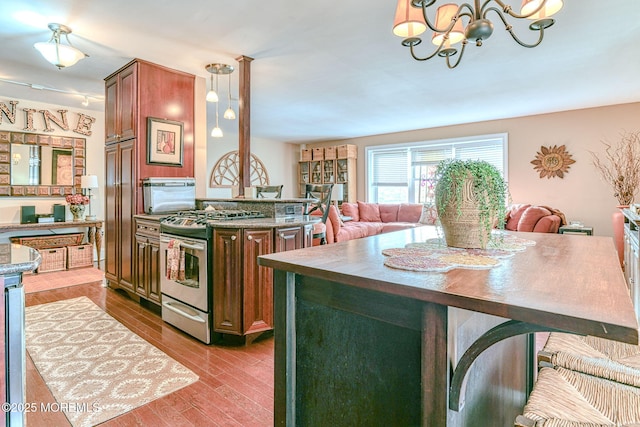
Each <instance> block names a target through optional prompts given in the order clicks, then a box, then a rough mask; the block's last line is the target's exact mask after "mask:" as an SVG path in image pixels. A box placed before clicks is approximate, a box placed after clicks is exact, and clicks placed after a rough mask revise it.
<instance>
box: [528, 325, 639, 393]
mask: <svg viewBox="0 0 640 427" xmlns="http://www.w3.org/2000/svg"><path fill="white" fill-rule="evenodd" d="M545 362H546V363H547V364H548V365H552V366H561V367H563V368H566V369H570V370H572V371H577V372H582V373H585V374H589V375H593V376H596V377H601V378H605V379H608V380H612V381H616V382H619V383H622V384H628V385H631V386H635V387H640V346H637V345H631V344H625V343H622V342H618V341H613V340H607V339H604V338H596V337H592V336H579V335H573V334H567V333H560V332H553V333H551V334H550V335H549V339H548V340H547V343H546V344H545V346H544V348H543V349H542V351H540V352H539V353H538V364H539V365H540V366H548V365H545Z"/></svg>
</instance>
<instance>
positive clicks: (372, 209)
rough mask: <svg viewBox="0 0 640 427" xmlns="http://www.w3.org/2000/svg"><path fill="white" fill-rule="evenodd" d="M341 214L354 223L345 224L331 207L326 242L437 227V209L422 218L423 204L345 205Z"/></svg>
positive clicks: (362, 203)
mask: <svg viewBox="0 0 640 427" xmlns="http://www.w3.org/2000/svg"><path fill="white" fill-rule="evenodd" d="M342 215H344V216H346V217H350V218H351V220H350V221H342V219H341V217H340V213H339V212H338V209H337V208H336V207H335V206H333V205H332V206H330V207H329V216H328V217H327V222H326V226H327V230H326V231H327V243H336V242H344V241H346V240H351V239H359V238H361V237H367V236H373V235H376V234H381V233H388V232H390V231H396V230H403V229H406V228H412V227H418V226H421V225H426V224H435V219H436V217H435V209H434V210H431V211H426V212H425V215H423V205H422V204H413V203H399V204H390V203H384V204H378V203H365V202H357V203H343V204H342ZM421 220H422V222H421Z"/></svg>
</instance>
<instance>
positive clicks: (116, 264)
mask: <svg viewBox="0 0 640 427" xmlns="http://www.w3.org/2000/svg"><path fill="white" fill-rule="evenodd" d="M135 143H136V140H135V139H131V140H129V141H126V142H122V143H118V144H111V145H107V147H106V150H105V161H106V165H105V166H106V168H105V172H106V182H105V193H106V195H105V198H106V203H105V209H104V215H105V227H104V230H105V232H104V238H105V243H106V244H105V278H106V279H107V280H108V281H109V283H111V284H115V285H117V286H118V287H121V288H123V289H126V290H128V291H130V292H135V289H134V284H133V269H132V267H133V266H132V259H133V245H132V243H133V235H134V231H133V215H134V214H135V213H136V212H135V207H134V200H135V193H136V186H135V182H136V179H135V178H136V176H135V160H134V159H135Z"/></svg>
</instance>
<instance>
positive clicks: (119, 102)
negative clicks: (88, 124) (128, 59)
mask: <svg viewBox="0 0 640 427" xmlns="http://www.w3.org/2000/svg"><path fill="white" fill-rule="evenodd" d="M136 70H137V67H136V64H132V65H131V66H130V67H129V68H127V69H125V70H123V71H121V72H120V73H118V74H116V75H114V76H112V77H111V78H110V79H108V80H107V81H106V82H105V112H104V114H105V129H104V130H105V143H106V144H111V143H114V142H119V141H126V140H128V139H131V138H134V137H135V136H136V127H135V126H136V106H137V99H136V87H137V85H136V81H137V72H136Z"/></svg>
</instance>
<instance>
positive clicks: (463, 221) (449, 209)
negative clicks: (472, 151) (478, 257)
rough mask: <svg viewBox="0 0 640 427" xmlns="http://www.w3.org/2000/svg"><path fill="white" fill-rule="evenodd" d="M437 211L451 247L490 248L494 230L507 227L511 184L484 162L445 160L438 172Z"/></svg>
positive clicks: (445, 236) (439, 165) (439, 166)
mask: <svg viewBox="0 0 640 427" xmlns="http://www.w3.org/2000/svg"><path fill="white" fill-rule="evenodd" d="M436 180H437V183H436V192H435V193H436V209H437V212H438V219H439V220H440V224H441V226H442V231H443V232H444V238H445V241H446V243H447V246H453V247H458V248H481V249H484V248H486V247H487V244H488V243H489V241H490V240H491V230H492V229H494V228H496V227H497V228H504V221H505V216H506V201H507V192H508V190H507V184H506V182H505V180H504V178H503V177H502V174H501V173H500V171H499V170H498V169H497V168H496V167H495V166H493V165H491V164H490V163H488V162H486V161H483V160H451V159H449V160H443V161H442V162H440V163H439V164H438V167H437V169H436Z"/></svg>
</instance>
